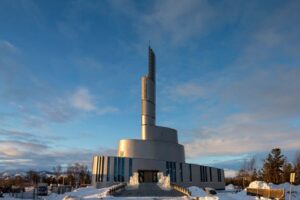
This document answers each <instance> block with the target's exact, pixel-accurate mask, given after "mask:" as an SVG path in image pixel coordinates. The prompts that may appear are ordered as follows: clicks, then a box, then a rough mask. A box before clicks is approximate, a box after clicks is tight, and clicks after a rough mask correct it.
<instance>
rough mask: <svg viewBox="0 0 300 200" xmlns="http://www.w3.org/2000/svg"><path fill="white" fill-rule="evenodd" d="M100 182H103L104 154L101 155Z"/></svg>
mask: <svg viewBox="0 0 300 200" xmlns="http://www.w3.org/2000/svg"><path fill="white" fill-rule="evenodd" d="M101 160H102V162H101V182H103V174H104V156H101Z"/></svg>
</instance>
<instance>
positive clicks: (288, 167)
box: [282, 162, 293, 182]
mask: <svg viewBox="0 0 300 200" xmlns="http://www.w3.org/2000/svg"><path fill="white" fill-rule="evenodd" d="M282 170H283V174H282V181H283V182H290V174H291V172H293V165H292V164H291V163H287V162H285V163H284V164H283V169H282Z"/></svg>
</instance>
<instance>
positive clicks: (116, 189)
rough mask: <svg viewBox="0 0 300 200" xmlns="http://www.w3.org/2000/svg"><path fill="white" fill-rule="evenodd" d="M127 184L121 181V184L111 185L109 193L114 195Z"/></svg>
mask: <svg viewBox="0 0 300 200" xmlns="http://www.w3.org/2000/svg"><path fill="white" fill-rule="evenodd" d="M126 186H127V184H126V183H120V184H117V185H114V186H111V187H110V188H109V190H108V192H107V193H108V194H109V195H113V194H115V193H116V192H118V191H120V190H124V189H125V187H126Z"/></svg>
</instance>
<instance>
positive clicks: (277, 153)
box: [262, 148, 285, 184]
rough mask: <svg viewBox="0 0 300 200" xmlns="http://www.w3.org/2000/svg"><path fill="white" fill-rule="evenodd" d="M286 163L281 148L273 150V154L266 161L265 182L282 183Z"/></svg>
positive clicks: (264, 169)
mask: <svg viewBox="0 0 300 200" xmlns="http://www.w3.org/2000/svg"><path fill="white" fill-rule="evenodd" d="M284 163H285V157H284V156H283V155H282V154H281V150H280V148H274V149H272V151H271V153H269V155H268V156H267V158H266V159H265V160H264V164H263V169H262V173H263V180H264V181H265V182H267V183H270V182H272V183H275V184H279V183H281V182H282V175H283V170H282V168H283V164H284Z"/></svg>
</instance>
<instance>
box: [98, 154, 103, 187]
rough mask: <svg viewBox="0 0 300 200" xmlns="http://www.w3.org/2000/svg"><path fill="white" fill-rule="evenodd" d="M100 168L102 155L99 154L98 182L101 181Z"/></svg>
mask: <svg viewBox="0 0 300 200" xmlns="http://www.w3.org/2000/svg"><path fill="white" fill-rule="evenodd" d="M101 169H102V156H99V177H98V179H99V182H102V181H101Z"/></svg>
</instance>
